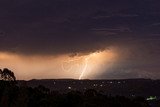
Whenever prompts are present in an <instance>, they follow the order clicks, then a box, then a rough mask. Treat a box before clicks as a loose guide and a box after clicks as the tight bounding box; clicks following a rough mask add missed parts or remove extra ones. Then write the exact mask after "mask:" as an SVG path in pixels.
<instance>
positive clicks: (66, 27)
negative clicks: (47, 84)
mask: <svg viewBox="0 0 160 107" xmlns="http://www.w3.org/2000/svg"><path fill="white" fill-rule="evenodd" d="M159 5H160V2H159V1H158V0H134V1H130V0H116V1H109V0H92V1H90V0H69V1H68V0H45V1H43V0H42V1H39V0H14V1H11V0H2V1H0V12H1V14H0V52H1V53H2V54H3V55H2V54H1V56H0V58H1V59H0V61H1V62H0V66H1V67H5V65H6V67H9V68H13V69H14V70H15V71H17V75H19V77H20V76H21V74H25V73H27V74H26V76H25V77H24V78H29V75H30V74H29V73H30V72H29V71H31V68H34V66H33V65H34V64H35V66H40V65H41V64H37V63H38V62H39V61H38V59H39V60H40V59H41V58H39V57H38V58H37V56H43V57H44V59H46V60H47V61H48V58H49V57H50V56H52V57H54V60H56V61H63V59H64V58H62V56H63V55H64V56H69V58H75V57H80V56H85V55H86V56H87V55H90V54H92V53H95V52H103V51H104V50H113V49H114V50H116V53H117V54H118V56H119V60H116V62H114V64H113V65H114V66H113V68H110V69H103V70H101V71H103V73H102V75H101V74H96V73H95V74H94V73H93V74H94V75H96V76H97V77H96V76H93V78H101V77H103V78H108V76H109V73H110V72H111V73H110V77H112V75H114V72H116V73H117V71H121V72H119V74H118V76H115V78H123V77H124V78H126V77H133V76H132V75H133V74H136V75H135V76H136V77H138V76H137V75H141V76H142V77H143V74H144V73H148V74H150V75H152V76H151V78H158V77H160V75H159V69H160V68H159V66H158V64H159V63H160V60H159V59H160V36H159V34H160V27H159V22H160V14H159V13H160V7H159ZM113 47H114V48H113ZM4 53H7V56H6V54H4ZM8 53H9V56H8ZM22 56H23V57H22ZM33 56H36V58H35V59H36V61H37V62H36V61H35V62H34V61H33V63H34V64H33V65H31V64H30V63H29V62H27V58H28V57H30V58H31V57H33ZM25 57H27V58H26V59H23V60H22V58H25ZM7 58H8V59H7ZM12 58H13V60H11V59H12ZM14 58H15V59H14ZM30 58H29V59H30ZM59 58H60V59H61V58H62V59H61V60H60V59H59ZM44 59H43V60H44ZM51 59H52V58H51ZM46 60H45V61H46ZM110 60H112V59H110ZM17 61H18V62H17ZM56 61H55V62H56ZM2 62H3V63H2ZM21 62H22V64H20V63H21ZM40 62H41V61H40ZM48 63H50V64H47V65H45V64H44V65H43V64H42V65H43V66H42V67H43V68H45V66H46V68H49V69H42V68H39V69H35V74H33V76H32V77H35V78H43V75H42V74H43V73H44V72H39V73H37V72H38V71H44V70H45V71H46V72H47V71H52V72H55V71H54V69H59V68H56V66H57V64H60V62H58V63H53V64H51V63H52V62H49V61H48ZM75 63H76V62H75ZM36 64H37V65H36ZM105 64H106V66H107V64H108V63H104V65H105ZM128 64H129V65H128ZM18 65H21V66H18ZM26 65H28V67H26ZM51 65H52V66H53V65H54V67H51ZM65 65H66V66H65V68H64V69H68V65H67V64H65ZM22 66H24V69H23V71H22V68H23V67H22ZM58 66H59V65H58ZM60 66H61V64H60ZM148 66H151V67H150V68H148ZM17 67H21V70H19V69H18V68H17ZM35 68H36V67H35ZM73 68H74V67H73ZM103 68H105V67H103ZM151 68H152V69H151ZM88 69H89V68H88ZM120 69H121V70H120ZM135 69H136V70H135ZM60 70H61V72H62V71H63V70H62V69H60ZM60 70H57V71H59V72H60ZM126 71H130V72H129V73H127V74H123V73H125V72H126ZM18 72H19V73H18ZM155 72H156V73H155ZM60 74H61V73H60ZM111 74H112V75H111ZM57 75H58V74H54V75H52V76H49V73H48V72H47V73H46V76H45V77H48V78H51V77H53V78H54V77H62V78H63V77H65V76H57ZM64 75H68V74H64ZM75 75H76V76H77V74H75ZM125 75H126V76H125ZM76 76H73V78H78V77H76ZM67 77H69V76H67ZM89 77H91V74H90V76H89ZM144 77H145V76H144ZM71 78H72V77H71ZM86 78H87V77H86Z"/></svg>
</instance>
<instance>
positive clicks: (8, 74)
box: [0, 68, 16, 81]
mask: <svg viewBox="0 0 160 107" xmlns="http://www.w3.org/2000/svg"><path fill="white" fill-rule="evenodd" d="M0 75H1V80H4V81H15V80H16V77H15V76H14V73H13V72H12V71H11V70H9V69H7V68H4V69H3V71H2V70H1V69H0Z"/></svg>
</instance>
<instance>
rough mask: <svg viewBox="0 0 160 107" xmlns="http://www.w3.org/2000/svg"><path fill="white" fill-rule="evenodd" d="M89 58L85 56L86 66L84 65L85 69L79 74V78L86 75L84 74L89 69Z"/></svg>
mask: <svg viewBox="0 0 160 107" xmlns="http://www.w3.org/2000/svg"><path fill="white" fill-rule="evenodd" d="M88 59H89V57H87V58H85V66H84V68H83V70H82V73H81V75H80V76H79V80H81V79H82V77H83V76H84V74H85V72H86V70H87V67H88Z"/></svg>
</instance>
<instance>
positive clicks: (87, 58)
mask: <svg viewBox="0 0 160 107" xmlns="http://www.w3.org/2000/svg"><path fill="white" fill-rule="evenodd" d="M95 55H96V53H93V54H90V55H89V56H85V57H80V58H76V59H72V60H68V61H63V63H62V70H64V71H71V70H72V68H73V65H72V66H71V67H70V68H68V69H67V70H66V68H65V67H64V63H70V62H74V61H79V60H82V59H83V60H84V67H83V69H82V71H81V74H80V76H79V80H81V79H82V78H83V77H84V75H85V72H86V70H87V68H88V62H89V59H90V58H91V57H92V56H95Z"/></svg>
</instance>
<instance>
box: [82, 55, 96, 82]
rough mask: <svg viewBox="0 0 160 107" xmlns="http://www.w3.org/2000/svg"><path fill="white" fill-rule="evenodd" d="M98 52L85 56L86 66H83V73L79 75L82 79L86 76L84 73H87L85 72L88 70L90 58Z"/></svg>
mask: <svg viewBox="0 0 160 107" xmlns="http://www.w3.org/2000/svg"><path fill="white" fill-rule="evenodd" d="M96 54H97V53H92V54H90V55H89V56H88V57H86V58H85V66H84V68H83V70H82V73H81V75H80V76H79V80H81V79H82V78H83V76H84V74H85V72H86V70H87V68H88V62H89V59H90V58H91V57H92V56H95V55H96Z"/></svg>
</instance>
